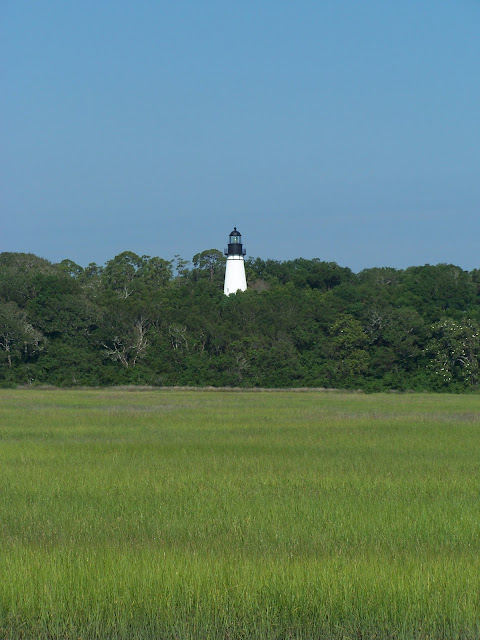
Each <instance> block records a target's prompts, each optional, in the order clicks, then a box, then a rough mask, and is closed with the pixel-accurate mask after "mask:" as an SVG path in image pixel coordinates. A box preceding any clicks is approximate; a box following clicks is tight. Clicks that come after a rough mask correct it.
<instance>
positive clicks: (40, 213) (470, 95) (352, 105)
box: [0, 0, 480, 271]
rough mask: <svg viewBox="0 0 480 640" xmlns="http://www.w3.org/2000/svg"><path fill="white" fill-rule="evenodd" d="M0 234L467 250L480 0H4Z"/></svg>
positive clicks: (375, 261)
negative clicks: (234, 234)
mask: <svg viewBox="0 0 480 640" xmlns="http://www.w3.org/2000/svg"><path fill="white" fill-rule="evenodd" d="M0 56H1V63H2V70H1V86H0V91H1V95H2V98H1V106H0V118H1V150H0V155H1V166H0V181H1V185H0V186H1V193H0V199H1V200H0V206H1V212H0V251H23V252H32V253H35V254H37V255H39V256H42V257H44V258H47V259H49V260H52V261H54V262H57V261H60V260H62V259H63V258H70V259H72V260H74V261H76V262H78V263H79V264H81V265H83V266H85V265H86V264H88V263H89V262H97V263H98V264H103V263H104V262H105V261H106V260H108V259H110V258H113V257H114V256H115V255H116V254H118V253H120V252H122V251H125V250H130V251H135V252H136V253H138V254H140V255H143V254H146V255H151V256H160V257H163V258H167V259H170V258H172V257H173V256H174V254H180V255H181V256H182V257H183V258H186V259H190V258H191V257H192V256H193V255H194V254H195V253H198V252H199V251H202V250H204V249H210V248H217V249H221V250H222V249H223V248H224V247H225V246H226V243H227V236H228V233H229V232H230V231H231V229H232V228H233V226H234V225H236V226H237V227H238V228H239V230H240V231H241V233H242V234H243V241H244V244H245V246H246V249H247V254H248V255H250V256H259V257H262V258H275V259H278V260H286V259H291V258H295V257H305V258H314V257H318V258H320V259H322V260H328V261H335V262H338V263H339V264H341V265H343V266H349V267H350V268H352V269H353V270H354V271H359V270H361V269H363V268H366V267H373V266H393V267H397V268H403V267H407V266H409V265H414V264H425V263H431V264H436V263H438V262H453V263H455V264H458V265H460V266H461V267H463V268H466V269H472V268H476V267H480V215H479V214H480V78H479V76H480V71H479V70H480V1H479V0H450V1H445V0H430V1H429V0H401V1H400V0H397V1H388V0H378V1H373V0H361V1H360V0H323V1H322V0H311V1H307V0H297V1H296V2H293V1H292V0H289V1H286V0H263V1H262V0H232V1H226V0H218V1H213V0H212V1H210V0H194V1H193V0H190V1H189V0H179V1H173V0H169V1H166V0H165V1H162V0H135V1H134V0H82V1H81V2H77V1H74V0H57V1H56V0H42V2H39V1H38V0H29V1H28V0H3V1H2V2H1V4H0Z"/></svg>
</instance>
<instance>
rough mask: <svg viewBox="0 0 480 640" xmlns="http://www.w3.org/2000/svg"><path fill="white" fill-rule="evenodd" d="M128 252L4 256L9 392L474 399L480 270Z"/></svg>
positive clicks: (3, 343) (479, 370) (1, 280)
mask: <svg viewBox="0 0 480 640" xmlns="http://www.w3.org/2000/svg"><path fill="white" fill-rule="evenodd" d="M224 270H225V259H224V257H223V255H222V254H221V253H220V252H219V251H217V250H213V249H212V250H209V251H203V252H202V253H199V254H197V255H196V256H194V258H193V260H192V262H191V263H190V262H187V261H185V260H182V259H181V258H179V257H177V258H176V259H175V260H173V261H168V260H163V259H162V258H158V257H149V256H138V255H136V254H135V253H132V252H128V251H126V252H124V253H121V254H120V255H118V256H116V257H115V258H113V259H112V260H109V261H108V262H107V263H106V264H105V266H98V265H96V264H90V265H88V266H87V267H85V268H83V267H81V266H79V265H77V264H75V263H74V262H72V261H71V260H64V261H62V262H61V263H59V264H52V263H51V262H49V261H47V260H44V259H43V258H39V257H37V256H35V255H33V254H24V253H2V254H0V385H2V386H12V385H18V384H51V385H64V386H72V385H118V384H148V385H158V386H162V385H164V386H168V385H213V386H240V387H329V388H348V389H364V390H365V391H377V390H387V389H398V390H409V389H412V390H434V391H466V390H472V391H475V390H477V388H478V383H479V374H480V366H479V357H480V296H479V294H480V271H478V270H474V271H471V272H467V271H464V270H462V269H460V268H459V267H457V266H454V265H451V264H439V265H436V266H431V265H425V266H421V267H409V268H407V269H405V270H397V269H393V268H372V269H365V270H364V271H361V272H360V273H358V274H355V273H353V272H352V271H351V270H350V269H348V268H346V267H341V266H339V265H337V264H336V263H333V262H322V261H321V260H318V259H313V260H306V259H303V258H298V259H296V260H288V261H275V260H261V259H260V258H250V259H247V260H246V271H247V281H248V287H249V288H248V290H247V291H245V292H243V293H241V292H239V293H237V294H236V295H232V296H230V297H226V296H224V295H223V277H224Z"/></svg>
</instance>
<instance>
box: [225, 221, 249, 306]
mask: <svg viewBox="0 0 480 640" xmlns="http://www.w3.org/2000/svg"><path fill="white" fill-rule="evenodd" d="M224 253H225V255H226V256H227V266H226V269H225V284H224V287H223V293H224V294H225V295H226V296H229V295H230V294H231V293H236V292H237V291H238V290H240V291H245V289H246V288H247V279H246V277H245V263H244V261H243V256H244V255H245V253H246V252H245V249H244V248H243V246H242V236H241V235H240V233H239V232H238V231H237V227H234V228H233V231H232V233H231V234H230V237H229V239H228V249H225V251H224Z"/></svg>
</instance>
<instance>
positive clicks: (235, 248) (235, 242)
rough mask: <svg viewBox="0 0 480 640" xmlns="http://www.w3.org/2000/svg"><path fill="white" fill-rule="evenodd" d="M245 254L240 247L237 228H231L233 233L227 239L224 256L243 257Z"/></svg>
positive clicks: (240, 238) (240, 239) (239, 235)
mask: <svg viewBox="0 0 480 640" xmlns="http://www.w3.org/2000/svg"><path fill="white" fill-rule="evenodd" d="M245 253H246V251H245V249H244V248H243V245H242V236H241V234H240V232H239V231H237V227H233V231H232V232H231V233H230V236H229V238H228V249H225V251H224V254H225V255H226V256H244V255H245Z"/></svg>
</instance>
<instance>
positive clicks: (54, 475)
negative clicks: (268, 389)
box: [0, 389, 480, 640]
mask: <svg viewBox="0 0 480 640" xmlns="http://www.w3.org/2000/svg"><path fill="white" fill-rule="evenodd" d="M0 440H1V442H0V535H1V550H0V637H3V638H9V639H10V638H11V639H15V638H51V639H53V638H58V639H60V638H72V639H73V638H82V639H83V640H86V639H89V638H119V639H120V638H122V639H123V638H124V639H127V638H138V639H143V638H179V639H183V638H229V639H231V640H234V639H240V638H242V639H243V638H271V639H273V638H278V639H280V638H338V639H340V638H342V639H345V640H346V639H349V638H351V639H353V638H355V639H360V638H379V639H380V638H382V639H383V638H391V639H395V638H399V639H400V638H402V639H407V638H408V639H410V638H419V639H420V638H422V639H427V638H428V639H434V638H446V639H450V638H458V639H465V638H472V639H474V638H478V637H479V635H480V554H479V552H480V474H479V470H480V469H479V467H480V454H479V452H480V397H476V396H447V395H442V396H435V395H415V394H406V395H395V394H382V395H380V394H379V395H361V394H348V393H321V392H308V393H298V392H288V391H285V392H276V393H237V392H214V391H208V392H200V391H172V390H158V391H141V392H140V391H119V390H113V389H112V390H82V391H55V390H48V391H39V390H33V389H32V390H3V391H1V393H0Z"/></svg>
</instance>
